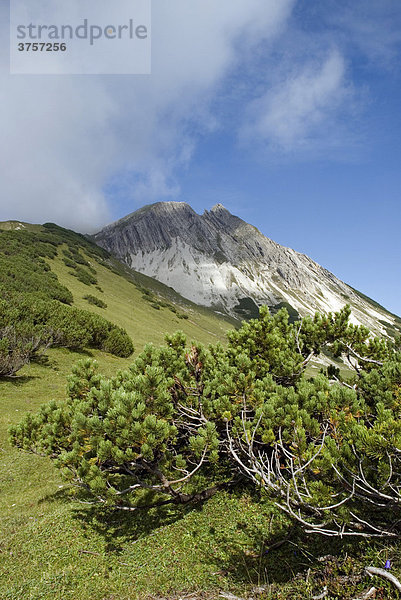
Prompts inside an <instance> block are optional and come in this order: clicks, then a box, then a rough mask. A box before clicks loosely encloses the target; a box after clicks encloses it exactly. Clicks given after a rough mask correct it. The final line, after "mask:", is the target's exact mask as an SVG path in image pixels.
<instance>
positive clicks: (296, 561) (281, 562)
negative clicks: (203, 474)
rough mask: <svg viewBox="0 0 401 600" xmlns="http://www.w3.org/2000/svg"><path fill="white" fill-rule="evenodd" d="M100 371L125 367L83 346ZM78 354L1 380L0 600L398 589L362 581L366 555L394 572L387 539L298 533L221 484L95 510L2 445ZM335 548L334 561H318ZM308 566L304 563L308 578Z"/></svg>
mask: <svg viewBox="0 0 401 600" xmlns="http://www.w3.org/2000/svg"><path fill="white" fill-rule="evenodd" d="M91 354H92V355H93V357H94V358H95V359H96V360H98V362H99V365H100V369H101V371H103V372H104V373H106V374H109V375H110V374H112V373H115V371H116V370H117V369H118V368H123V367H125V366H126V365H127V364H129V362H130V359H119V358H116V357H113V356H111V355H107V354H104V353H102V352H100V351H94V352H91ZM83 355H85V354H77V353H74V352H71V351H68V350H63V349H53V350H50V351H49V353H48V360H47V361H44V362H43V364H31V365H29V366H27V367H25V368H24V369H23V370H22V371H21V376H20V377H17V378H14V379H8V380H4V381H2V382H0V397H1V405H0V490H1V491H0V521H1V524H2V526H1V533H0V598H1V599H2V600H21V599H24V600H39V599H46V600H47V599H48V600H53V599H54V600H58V599H60V600H67V599H69V598H71V599H74V600H92V599H102V600H137V599H138V600H139V599H143V598H150V597H161V596H162V597H168V598H178V597H180V594H181V596H183V595H184V594H185V593H188V594H189V593H190V592H195V591H202V592H203V593H204V594H205V595H204V596H203V597H204V598H208V599H213V598H218V595H219V590H220V591H221V590H226V591H227V590H229V591H230V592H231V593H235V594H238V595H240V596H245V595H246V594H247V593H248V592H249V591H250V590H252V588H253V587H254V586H256V585H264V586H266V591H265V593H264V594H262V595H260V596H258V597H260V599H261V600H268V599H271V600H273V599H274V600H278V599H287V598H288V599H291V600H298V599H299V600H301V599H302V600H303V599H305V598H310V597H311V594H318V593H320V592H321V590H322V588H323V586H324V585H328V586H329V589H330V590H331V592H332V595H331V596H329V598H344V599H345V598H347V599H348V598H353V597H355V596H356V595H357V593H358V592H359V591H360V590H363V589H367V588H368V587H369V586H370V585H376V587H380V589H381V590H382V591H381V593H380V595H379V596H378V598H383V599H385V598H387V599H390V598H397V595H396V594H395V593H394V590H393V589H392V588H391V586H390V584H383V583H382V582H381V581H380V580H376V581H374V582H373V583H372V584H370V582H369V581H368V580H367V579H366V577H365V578H364V577H363V576H362V575H363V568H364V566H366V565H367V564H373V565H375V566H383V565H384V562H385V560H386V559H387V558H390V560H391V561H392V564H393V569H394V570H393V572H394V574H395V575H398V576H399V575H400V572H401V571H400V566H401V552H400V550H399V549H398V548H397V546H391V545H386V544H384V543H382V544H376V545H371V544H367V543H366V542H358V543H356V544H355V543H354V544H350V543H344V542H341V541H336V542H330V541H328V540H326V539H324V538H323V539H322V538H308V537H306V536H305V535H301V534H300V533H299V532H297V531H296V530H294V531H292V533H291V536H290V538H289V539H288V540H287V541H285V542H284V543H283V544H282V545H281V546H280V547H276V548H271V549H270V550H269V547H270V546H272V545H273V544H275V543H276V542H277V541H279V540H285V539H286V538H287V536H288V532H289V524H288V522H287V521H286V520H285V518H283V516H282V514H281V513H278V512H277V510H276V509H274V507H272V506H271V505H269V504H268V503H262V504H260V503H258V501H257V500H258V499H257V498H251V497H250V495H249V494H248V493H246V492H245V491H242V492H241V491H240V492H238V493H234V492H233V491H231V492H229V491H225V492H221V493H219V494H217V495H216V496H215V497H213V498H212V499H211V500H209V501H208V502H207V503H204V504H203V505H198V506H195V507H186V508H164V509H163V510H161V509H159V510H158V511H156V510H153V511H152V512H150V513H142V512H138V513H135V514H128V515H127V514H126V513H113V512H109V513H102V512H100V511H99V510H98V509H96V510H95V509H94V508H93V507H89V506H84V505H82V504H80V503H79V502H78V501H77V499H76V498H75V496H74V494H73V490H72V488H70V487H69V486H68V485H66V484H65V482H64V481H63V480H62V479H61V478H60V476H59V473H58V471H57V470H56V469H55V467H54V466H53V464H52V463H51V462H50V460H48V459H47V458H41V457H37V456H33V455H31V454H26V453H23V452H21V451H18V450H16V449H13V448H10V446H9V444H8V441H7V429H8V427H9V426H10V425H11V424H13V423H17V422H18V421H19V420H20V418H21V417H22V415H23V414H24V413H26V412H27V411H35V410H37V408H38V406H39V405H40V404H41V403H42V402H46V401H48V400H49V399H50V398H55V399H57V400H61V399H62V398H63V397H64V389H65V378H66V375H67V374H69V373H70V371H71V367H72V365H73V364H74V363H75V362H76V361H77V360H78V359H80V358H81V357H82V356H83ZM327 554H334V555H338V556H339V560H338V561H337V560H334V561H333V560H326V561H324V562H319V560H318V558H319V557H321V556H323V555H327ZM308 569H311V571H310V573H309V576H308Z"/></svg>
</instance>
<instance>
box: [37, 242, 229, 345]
mask: <svg viewBox="0 0 401 600" xmlns="http://www.w3.org/2000/svg"><path fill="white" fill-rule="evenodd" d="M85 258H87V260H88V261H89V263H90V264H91V266H92V267H94V268H95V269H96V278H97V280H98V286H99V287H100V288H101V289H102V290H103V292H99V290H97V289H96V287H95V286H87V285H85V284H84V283H81V282H80V281H79V280H78V279H77V278H76V277H73V276H72V275H71V274H70V269H69V268H68V267H67V266H66V265H65V264H64V262H63V260H62V252H61V250H60V249H59V251H58V256H57V257H56V258H55V259H53V260H48V261H47V262H48V264H49V265H50V267H51V270H52V271H53V272H54V273H56V275H57V277H58V279H59V281H60V283H62V284H63V285H65V286H66V287H67V288H68V289H69V290H70V291H71V292H72V294H73V297H74V306H77V307H78V308H83V309H86V310H88V302H87V300H85V298H84V297H85V296H87V295H88V293H91V292H93V293H94V292H96V294H97V295H98V297H99V298H100V299H101V300H104V301H105V302H106V303H107V308H106V309H103V308H99V307H97V306H90V310H91V311H92V312H95V313H97V314H99V315H101V316H102V317H104V318H106V319H108V320H110V321H111V322H112V323H115V324H116V325H119V326H120V327H123V328H124V329H126V331H127V332H128V334H129V335H130V336H131V338H132V340H133V342H134V346H135V348H143V346H144V345H145V344H146V343H149V342H152V343H155V344H160V343H163V340H164V336H165V335H166V333H174V332H175V331H177V330H178V329H180V330H181V331H183V332H184V333H185V334H186V335H187V337H188V341H191V340H196V341H199V342H201V343H204V344H207V343H211V342H216V341H217V340H224V339H225V334H226V331H227V330H228V329H231V328H232V327H233V324H232V322H230V321H229V320H227V319H223V318H220V317H218V316H217V315H215V314H213V312H212V311H208V310H207V309H202V308H200V307H197V306H196V305H194V304H191V303H189V302H188V303H186V302H185V301H184V300H183V299H182V298H181V304H179V305H178V304H177V299H178V295H176V297H175V299H176V302H174V301H173V300H172V299H170V298H169V297H167V298H166V297H165V296H161V293H162V291H164V290H163V288H165V286H162V284H159V285H156V283H154V282H153V281H152V284H153V287H154V290H155V291H154V292H151V294H152V297H153V298H155V299H156V300H157V299H158V298H159V299H160V300H161V301H162V303H164V304H170V305H171V306H173V307H176V308H177V311H178V314H175V313H174V312H172V310H171V309H170V308H168V307H160V310H154V308H152V306H151V303H150V302H149V301H147V300H145V299H144V298H143V289H142V288H141V286H140V285H139V281H140V282H141V284H142V285H143V283H146V280H143V279H142V280H140V279H139V278H138V276H136V277H137V278H138V284H137V285H135V284H134V282H133V280H131V281H130V279H129V277H130V275H129V272H127V271H125V270H124V268H120V265H117V266H118V268H119V271H118V272H116V271H114V270H110V269H109V268H107V267H104V266H102V265H100V264H99V263H97V262H96V261H94V260H93V259H91V258H90V257H88V256H87V255H85ZM119 273H121V274H119ZM146 279H150V278H146ZM157 294H160V296H158V295H157ZM163 301H164V302H163ZM173 302H174V303H173ZM179 314H185V315H187V316H188V319H180V318H179V316H178V315H179Z"/></svg>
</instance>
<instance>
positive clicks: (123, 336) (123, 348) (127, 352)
mask: <svg viewBox="0 0 401 600" xmlns="http://www.w3.org/2000/svg"><path fill="white" fill-rule="evenodd" d="M102 350H104V351H105V352H110V353H111V354H115V355H116V356H121V357H122V358H128V357H129V356H131V354H132V353H133V351H134V346H133V344H132V341H131V338H130V337H129V336H128V334H127V332H126V331H125V330H124V329H120V328H119V327H115V328H113V329H112V330H111V331H110V332H109V334H108V336H107V338H106V339H105V340H104V342H103V344H102Z"/></svg>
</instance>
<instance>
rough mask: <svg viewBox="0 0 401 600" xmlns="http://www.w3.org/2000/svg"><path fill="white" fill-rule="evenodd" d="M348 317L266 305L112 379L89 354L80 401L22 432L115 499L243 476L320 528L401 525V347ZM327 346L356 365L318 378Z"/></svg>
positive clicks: (190, 493)
mask: <svg viewBox="0 0 401 600" xmlns="http://www.w3.org/2000/svg"><path fill="white" fill-rule="evenodd" d="M349 315H350V310H349V308H348V307H346V308H344V309H343V310H342V311H340V312H339V313H336V314H334V315H332V314H329V315H319V314H316V315H315V317H314V318H311V317H305V318H304V319H302V320H301V321H298V322H296V323H290V322H289V317H288V313H287V312H286V310H285V309H282V310H279V311H278V312H277V313H276V314H275V315H273V316H272V315H270V314H269V312H268V310H267V309H266V308H265V307H262V308H261V311H260V316H259V319H254V320H252V321H250V322H248V323H244V324H243V325H242V327H241V329H239V330H238V331H233V332H231V333H230V334H229V336H228V344H227V346H226V347H223V346H222V345H221V344H216V345H213V346H210V347H209V348H204V347H202V346H199V345H194V346H192V347H190V348H187V347H186V341H185V338H184V336H183V335H182V334H176V335H175V336H170V337H167V338H166V345H165V346H163V347H161V348H154V347H153V346H148V347H146V348H145V350H144V351H143V352H142V354H141V355H140V356H138V358H137V359H136V360H135V361H134V363H133V365H132V367H131V368H130V369H129V370H127V371H125V372H121V373H118V374H117V375H116V376H115V377H113V378H111V379H109V378H105V377H103V376H101V375H99V374H98V373H97V371H96V367H95V365H94V364H93V363H92V362H90V361H84V362H82V363H80V364H79V365H78V366H77V367H76V368H75V369H74V372H73V375H72V376H71V378H70V380H69V388H68V397H67V400H66V401H65V402H64V403H50V404H47V405H45V406H43V407H42V409H41V411H40V412H39V413H38V414H36V415H28V416H27V417H26V418H25V419H24V420H23V421H22V423H21V424H20V425H19V426H17V427H14V428H13V429H12V430H11V440H12V443H13V444H14V445H16V446H18V447H20V448H22V449H24V450H27V451H31V452H37V453H39V454H46V455H48V456H50V457H51V458H53V459H54V460H55V462H56V464H57V466H58V467H59V468H60V469H61V470H62V472H63V474H64V476H65V477H67V479H69V480H70V481H71V482H72V483H74V484H75V485H77V486H79V487H80V488H81V490H82V491H83V493H84V494H85V495H86V499H87V501H88V502H94V503H99V504H100V505H102V506H110V507H114V508H116V509H121V510H136V509H138V508H139V507H142V508H145V507H150V506H154V505H157V504H160V503H167V502H175V503H182V502H189V501H191V500H202V499H205V498H207V497H209V496H210V495H211V494H213V493H214V492H215V491H216V490H217V489H219V488H220V487H222V486H225V485H235V484H239V483H240V482H241V486H243V485H244V484H247V485H250V486H254V487H256V488H257V489H258V490H259V493H260V494H261V495H262V496H266V497H268V498H270V500H271V501H272V502H274V503H275V504H276V506H277V507H279V508H280V509H281V510H283V511H284V512H285V513H287V514H288V515H289V516H290V517H291V518H292V519H293V520H294V521H295V522H297V523H299V524H300V525H301V526H302V527H303V528H304V529H305V530H306V531H308V532H313V533H320V534H322V535H327V536H332V535H333V536H334V535H339V536H348V535H360V536H366V537H371V536H378V537H387V536H390V537H391V536H399V535H400V533H401V519H400V517H401V514H400V512H401V511H400V501H401V497H400V490H401V464H400V463H401V420H400V416H401V356H400V353H399V348H397V347H396V346H394V345H391V344H390V343H388V342H386V341H384V340H380V339H377V338H373V337H372V336H371V335H370V334H369V331H368V330H367V329H366V328H364V327H356V326H353V325H351V324H349ZM323 350H329V351H330V353H332V355H334V356H336V357H339V356H342V357H343V359H344V360H345V361H346V362H347V363H348V365H349V367H350V369H352V372H351V370H349V371H348V372H347V373H346V375H344V374H343V375H342V376H341V373H339V372H338V367H337V366H336V368H334V369H332V368H330V369H326V370H325V372H321V373H317V374H316V376H311V375H310V374H309V373H308V371H307V368H308V365H309V363H310V360H311V359H312V358H313V357H315V356H317V355H319V354H320V353H322V351H323ZM241 489H242V487H241Z"/></svg>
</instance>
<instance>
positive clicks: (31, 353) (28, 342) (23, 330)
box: [0, 324, 53, 377]
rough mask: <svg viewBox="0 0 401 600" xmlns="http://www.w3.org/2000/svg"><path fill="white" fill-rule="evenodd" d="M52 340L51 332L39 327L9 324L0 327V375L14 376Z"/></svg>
mask: <svg viewBox="0 0 401 600" xmlns="http://www.w3.org/2000/svg"><path fill="white" fill-rule="evenodd" d="M52 342H53V332H52V331H51V330H49V329H48V328H47V329H44V328H40V327H34V326H32V327H29V326H26V325H21V324H19V327H15V326H12V325H9V326H7V327H2V328H1V329H0V377H12V376H14V375H15V374H16V373H17V372H18V371H19V370H20V369H21V368H22V367H23V366H24V365H26V364H28V363H29V362H30V361H31V360H32V359H33V358H34V357H35V356H36V355H37V354H38V352H39V351H44V350H45V349H46V348H48V347H49V346H50V345H51V344H52Z"/></svg>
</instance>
